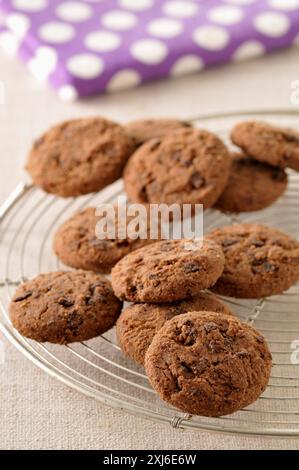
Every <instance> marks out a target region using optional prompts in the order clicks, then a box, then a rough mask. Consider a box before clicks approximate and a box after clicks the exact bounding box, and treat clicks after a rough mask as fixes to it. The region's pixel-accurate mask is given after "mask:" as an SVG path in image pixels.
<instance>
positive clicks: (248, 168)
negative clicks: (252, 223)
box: [214, 153, 288, 213]
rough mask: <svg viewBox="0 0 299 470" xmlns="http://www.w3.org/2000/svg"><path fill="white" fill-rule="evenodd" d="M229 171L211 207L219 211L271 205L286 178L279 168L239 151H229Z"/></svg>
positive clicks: (284, 184)
mask: <svg viewBox="0 0 299 470" xmlns="http://www.w3.org/2000/svg"><path fill="white" fill-rule="evenodd" d="M231 158H232V167H231V173H230V177H229V180H228V183H227V185H226V188H225V189H224V191H223V193H222V194H221V196H220V198H219V199H218V201H217V202H216V204H215V206H214V207H215V208H216V209H219V210H221V211H223V212H235V213H238V212H251V211H258V210H261V209H264V208H265V207H268V206H270V205H271V204H273V203H274V202H275V201H276V200H277V199H278V198H279V197H280V196H282V194H283V193H284V191H285V189H286V187H287V183H288V177H287V174H286V173H285V171H284V170H283V169H282V168H278V167H274V166H271V165H268V164H266V163H263V162H259V161H257V160H254V159H253V158H250V157H248V156H246V155H244V154H242V153H233V154H231Z"/></svg>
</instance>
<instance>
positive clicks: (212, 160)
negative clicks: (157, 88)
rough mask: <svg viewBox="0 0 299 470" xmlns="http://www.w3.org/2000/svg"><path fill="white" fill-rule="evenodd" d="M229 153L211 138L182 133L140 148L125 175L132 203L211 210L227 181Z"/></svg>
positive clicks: (196, 132)
mask: <svg viewBox="0 0 299 470" xmlns="http://www.w3.org/2000/svg"><path fill="white" fill-rule="evenodd" d="M230 164H231V160H230V158H229V153H228V151H227V149H226V147H225V145H224V144H223V142H222V141H221V140H220V139H218V137H216V136H215V135H214V134H212V133H211V132H208V131H203V130H198V129H186V130H184V131H177V132H175V133H174V134H171V135H167V136H165V137H163V138H162V139H154V140H150V141H149V142H147V143H145V144H144V145H142V146H141V147H140V148H139V149H138V150H137V151H136V152H135V153H134V154H133V155H132V157H131V158H130V160H129V162H128V164H127V166H126V168H125V171H124V183H125V190H126V192H127V193H128V195H129V198H130V199H131V201H132V202H138V203H143V204H146V203H149V204H150V203H154V204H159V203H166V204H173V203H177V204H203V205H204V207H205V208H208V207H210V206H212V205H213V204H214V203H215V202H216V200H217V199H218V198H219V196H220V195H221V193H222V191H223V190H224V188H225V186H226V183H227V181H228V177H229V171H230Z"/></svg>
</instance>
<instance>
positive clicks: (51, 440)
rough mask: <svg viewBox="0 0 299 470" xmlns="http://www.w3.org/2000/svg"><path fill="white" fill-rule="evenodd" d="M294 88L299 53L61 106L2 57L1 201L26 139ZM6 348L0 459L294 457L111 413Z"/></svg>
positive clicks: (292, 442) (262, 99)
mask: <svg viewBox="0 0 299 470" xmlns="http://www.w3.org/2000/svg"><path fill="white" fill-rule="evenodd" d="M295 80H299V69H298V49H297V50H292V51H284V52H279V53H276V54H274V55H272V56H268V57H266V58H263V59H259V60H255V61H252V62H250V63H245V64H240V65H234V66H224V67H220V68H217V69H214V70H210V71H208V72H204V73H201V74H200V75H196V76H192V77H187V78H182V79H179V80H176V81H172V82H165V81H164V82H157V83H154V84H149V85H147V86H144V87H143V88H140V89H138V90H134V91H130V92H123V93H119V94H115V95H111V96H103V97H99V98H96V99H90V100H88V101H86V102H84V103H73V104H64V103H61V102H60V101H58V98H57V97H56V96H55V95H54V94H53V93H52V92H51V91H49V90H48V89H47V88H45V85H38V84H37V83H36V81H35V80H34V79H32V78H30V77H29V76H28V74H27V72H26V71H24V70H23V67H22V66H21V65H18V64H16V63H15V62H14V61H12V60H10V59H8V58H6V57H3V56H2V55H1V56H0V81H1V82H3V84H4V88H5V102H4V104H1V105H0V122H1V124H0V151H1V154H0V162H1V171H0V201H3V200H4V198H5V197H6V196H7V195H8V194H9V192H10V191H11V190H12V189H13V188H14V186H15V185H16V184H17V183H18V182H19V181H20V180H24V178H25V174H24V172H23V170H22V166H23V162H24V158H25V154H26V151H27V149H28V148H29V146H30V143H31V141H32V139H33V138H35V137H37V136H38V135H39V133H40V132H42V131H44V130H45V129H46V128H47V127H48V126H49V125H50V124H52V123H54V122H56V121H60V120H63V119H66V118H73V117H79V116H83V115H90V114H97V113H99V114H103V115H104V116H107V117H109V118H112V119H115V120H119V121H125V120H129V119H134V118H138V117H140V116H143V117H145V116H169V115H170V116H171V115H177V116H179V117H182V118H187V117H189V116H192V115H193V114H198V113H206V112H212V111H213V112H215V111H225V110H233V109H240V108H247V109H250V108H256V107H259V108H262V107H264V108H265V107H267V108H277V107H291V106H292V104H291V100H290V96H291V92H292V89H291V83H292V82H293V81H295ZM297 106H298V111H299V105H297ZM293 107H294V105H293ZM4 346H5V361H4V364H1V365H0V422H1V426H0V448H1V449H81V448H84V449H179V450H184V449H193V448H195V449H294V448H297V449H298V448H299V440H296V439H278V438H276V439H274V438H253V437H252V438H251V437H240V436H227V435H221V434H215V433H203V432H195V431H180V430H174V429H172V428H171V427H170V426H167V425H161V424H157V423H154V422H151V421H147V420H143V419H141V418H137V417H134V416H132V415H130V414H128V413H125V412H123V411H116V410H112V409H110V408H108V407H106V406H103V405H101V404H100V403H98V402H96V401H95V400H92V399H89V398H86V397H85V396H82V395H80V394H79V393H77V392H74V391H73V390H71V389H69V388H67V387H65V386H63V385H62V384H60V383H59V382H57V381H55V380H54V379H52V378H50V377H49V376H47V375H46V374H45V373H44V372H42V371H41V370H39V369H38V368H37V367H35V366H34V365H32V364H31V363H30V362H29V361H28V360H27V359H25V358H24V357H23V356H22V355H21V354H20V353H19V352H18V351H16V350H15V349H14V348H13V347H12V346H11V345H9V344H8V342H7V341H4Z"/></svg>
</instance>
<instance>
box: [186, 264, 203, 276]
mask: <svg viewBox="0 0 299 470" xmlns="http://www.w3.org/2000/svg"><path fill="white" fill-rule="evenodd" d="M182 269H183V271H184V273H186V274H189V273H197V272H198V271H200V266H198V264H196V263H192V262H190V263H185V264H183V266H182Z"/></svg>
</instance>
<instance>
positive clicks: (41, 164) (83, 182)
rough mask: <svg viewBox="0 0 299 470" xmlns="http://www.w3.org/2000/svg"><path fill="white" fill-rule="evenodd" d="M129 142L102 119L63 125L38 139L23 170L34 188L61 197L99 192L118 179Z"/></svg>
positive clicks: (126, 155)
mask: <svg viewBox="0 0 299 470" xmlns="http://www.w3.org/2000/svg"><path fill="white" fill-rule="evenodd" d="M133 149H134V144H133V141H132V139H131V138H130V137H129V136H128V135H127V134H126V133H125V131H124V129H123V128H122V127H121V126H119V125H118V124H115V123H114V122H110V121H107V120H106V119H102V118H84V119H75V120H72V121H66V122H63V123H62V124H59V125H57V126H55V127H53V128H51V129H50V130H49V131H48V132H46V133H45V134H44V135H43V136H42V137H41V138H40V139H38V140H37V141H36V142H35V143H34V145H33V148H32V150H31V152H30V154H29V156H28V160H27V165H26V169H27V170H28V172H29V173H30V175H31V177H32V180H33V182H34V184H36V185H37V186H40V187H41V188H42V189H44V190H45V191H47V192H49V193H54V194H57V195H59V196H62V197H69V196H80V195H81V194H87V193H91V192H94V191H99V190H100V189H102V188H104V187H105V186H107V185H108V184H110V183H112V182H113V181H115V180H117V179H118V178H120V176H121V174H122V170H123V167H124V165H125V163H126V161H127V159H128V158H129V156H130V155H131V153H132V152H133Z"/></svg>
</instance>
